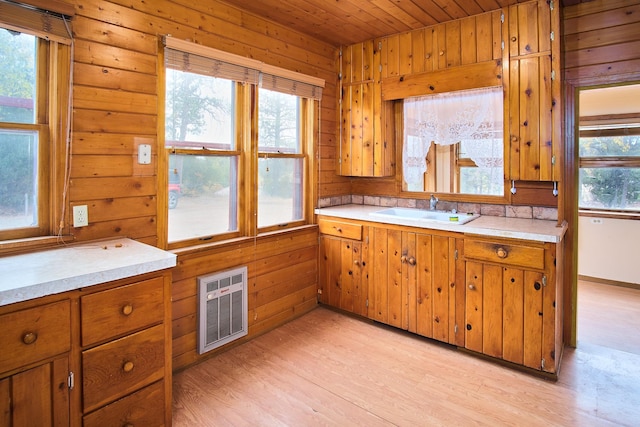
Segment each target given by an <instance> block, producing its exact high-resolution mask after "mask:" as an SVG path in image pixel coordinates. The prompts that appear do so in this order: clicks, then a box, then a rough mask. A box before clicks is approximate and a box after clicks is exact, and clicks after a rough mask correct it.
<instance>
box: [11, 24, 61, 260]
mask: <svg viewBox="0 0 640 427" xmlns="http://www.w3.org/2000/svg"><path fill="white" fill-rule="evenodd" d="M0 27H1V28H4V29H9V30H12V31H18V32H20V33H23V34H29V35H32V36H35V37H36V41H37V42H36V43H37V46H36V99H35V100H34V108H35V109H36V113H35V123H33V124H26V123H11V122H0V130H17V131H35V132H37V134H38V159H37V164H38V172H37V186H38V201H37V209H38V224H37V226H32V227H20V228H13V229H8V230H0V253H5V252H11V251H13V250H15V249H23V248H25V247H35V246H39V245H47V244H51V243H55V242H56V241H57V240H58V239H66V238H67V236H66V234H67V233H68V232H69V231H70V224H71V220H70V215H69V214H68V212H67V209H66V207H67V206H66V201H65V196H66V194H67V192H66V185H65V184H64V183H65V182H66V180H67V179H68V171H67V162H66V159H68V155H69V152H68V146H67V137H68V129H67V125H68V124H69V121H68V119H69V115H70V111H69V103H70V96H69V87H70V80H69V76H70V72H71V71H70V70H71V65H70V64H71V46H70V45H68V44H66V43H62V42H58V41H56V40H55V38H53V39H51V40H47V39H45V38H44V37H45V36H43V35H42V34H41V31H37V30H34V31H30V30H29V29H25V28H21V27H14V26H12V25H6V24H4V23H2V22H0ZM65 153H66V154H65ZM61 159H62V160H61Z"/></svg>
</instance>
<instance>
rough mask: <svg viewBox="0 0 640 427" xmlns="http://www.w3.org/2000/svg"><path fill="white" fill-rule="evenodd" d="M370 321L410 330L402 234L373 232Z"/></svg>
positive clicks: (382, 231)
mask: <svg viewBox="0 0 640 427" xmlns="http://www.w3.org/2000/svg"><path fill="white" fill-rule="evenodd" d="M371 240H372V243H371V252H372V253H371V257H370V260H371V264H372V268H371V269H370V273H371V276H372V277H371V279H370V285H369V317H370V318H372V319H374V320H376V321H378V322H382V323H386V324H387V325H391V326H395V327H397V328H402V329H407V328H408V322H409V319H408V311H407V310H408V304H407V302H408V290H407V282H406V280H403V267H404V265H403V258H402V257H403V255H402V232H400V231H399V230H388V229H385V228H378V227H374V228H372V238H371Z"/></svg>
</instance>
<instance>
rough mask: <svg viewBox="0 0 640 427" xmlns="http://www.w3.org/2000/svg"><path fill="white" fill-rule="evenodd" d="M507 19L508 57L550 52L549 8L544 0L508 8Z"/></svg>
mask: <svg viewBox="0 0 640 427" xmlns="http://www.w3.org/2000/svg"><path fill="white" fill-rule="evenodd" d="M508 19H509V55H510V56H512V57H517V56H526V55H531V54H536V53H539V52H548V51H550V50H551V8H550V7H549V4H548V2H547V1H546V0H542V1H531V2H528V3H521V4H517V5H513V6H510V7H509V15H508Z"/></svg>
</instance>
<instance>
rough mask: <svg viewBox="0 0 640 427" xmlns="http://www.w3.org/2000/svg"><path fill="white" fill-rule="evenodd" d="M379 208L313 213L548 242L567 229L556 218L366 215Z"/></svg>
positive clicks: (343, 208) (341, 208)
mask: <svg viewBox="0 0 640 427" xmlns="http://www.w3.org/2000/svg"><path fill="white" fill-rule="evenodd" d="M381 209H385V207H382V206H369V205H342V206H334V207H329V208H319V209H316V210H315V213H316V214H317V215H322V216H328V217H336V218H345V219H353V220H361V221H370V222H378V223H384V224H395V225H405V226H409V227H419V228H424V229H431V230H442V231H453V232H458V233H464V234H475V235H481V236H490V237H505V238H510V239H521V240H533V241H539V242H549V243H559V242H561V241H562V238H563V236H564V234H565V232H566V230H567V227H566V225H563V226H558V225H557V221H546V220H540V219H527V218H506V217H496V216H481V217H479V218H477V219H475V220H473V221H471V222H468V223H466V224H462V225H461V224H455V223H439V222H424V221H419V220H412V219H400V218H398V219H396V218H389V219H383V218H380V217H374V216H370V215H369V214H370V213H372V212H376V211H379V210H381Z"/></svg>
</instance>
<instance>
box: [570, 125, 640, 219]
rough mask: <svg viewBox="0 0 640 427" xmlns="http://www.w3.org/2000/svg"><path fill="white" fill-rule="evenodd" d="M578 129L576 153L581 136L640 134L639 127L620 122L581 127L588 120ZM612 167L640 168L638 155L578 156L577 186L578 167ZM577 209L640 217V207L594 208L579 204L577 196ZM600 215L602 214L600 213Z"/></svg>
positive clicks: (581, 211)
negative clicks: (615, 124) (612, 124)
mask: <svg viewBox="0 0 640 427" xmlns="http://www.w3.org/2000/svg"><path fill="white" fill-rule="evenodd" d="M580 126H581V128H580V129H579V131H578V153H579V152H580V140H581V139H582V138H590V137H591V138H593V137H599V136H602V137H615V136H627V135H636V136H637V135H640V127H628V125H627V124H624V123H621V124H619V126H615V127H604V128H602V129H582V126H585V127H587V126H589V125H588V122H582V123H581V124H580ZM583 168H585V169H586V168H589V169H612V168H634V169H640V156H579V157H578V186H579V187H580V186H582V181H581V180H580V177H579V176H580V169H583ZM578 210H579V211H580V213H596V212H597V213H602V214H604V215H611V216H612V217H619V215H628V216H632V217H640V209H611V208H594V207H583V206H580V199H579V198H578ZM600 216H602V215H600Z"/></svg>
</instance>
